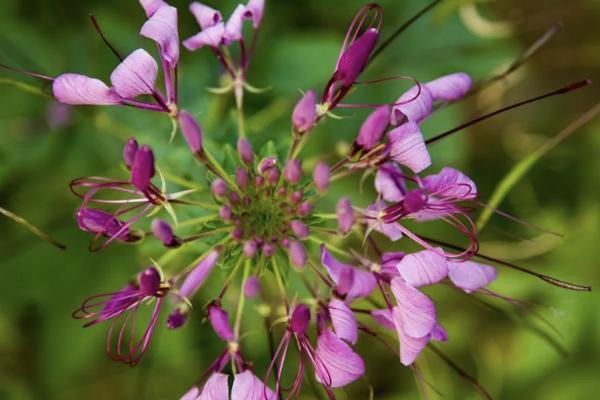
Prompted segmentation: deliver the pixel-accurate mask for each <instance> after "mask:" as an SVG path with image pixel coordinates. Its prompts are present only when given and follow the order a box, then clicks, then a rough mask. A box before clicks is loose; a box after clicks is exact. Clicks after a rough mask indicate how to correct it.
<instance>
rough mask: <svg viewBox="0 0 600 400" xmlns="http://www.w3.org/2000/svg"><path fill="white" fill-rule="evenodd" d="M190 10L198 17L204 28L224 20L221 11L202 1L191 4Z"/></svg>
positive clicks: (199, 23)
mask: <svg viewBox="0 0 600 400" xmlns="http://www.w3.org/2000/svg"><path fill="white" fill-rule="evenodd" d="M190 12H191V13H192V14H193V15H194V17H196V20H197V21H198V25H200V27H201V28H202V30H204V29H207V28H210V27H211V26H214V25H216V24H218V23H219V22H222V21H223V16H222V15H221V13H220V12H219V11H217V10H215V9H214V8H212V7H209V6H207V5H204V4H202V3H198V2H194V3H192V4H190Z"/></svg>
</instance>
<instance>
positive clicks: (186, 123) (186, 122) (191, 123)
mask: <svg viewBox="0 0 600 400" xmlns="http://www.w3.org/2000/svg"><path fill="white" fill-rule="evenodd" d="M179 126H181V133H183V137H184V138H185V141H186V142H187V144H188V147H189V148H190V149H191V150H192V152H194V153H199V152H200V151H201V150H202V129H201V128H200V124H198V121H196V118H194V117H193V116H192V114H190V113H188V112H187V111H181V112H180V113H179Z"/></svg>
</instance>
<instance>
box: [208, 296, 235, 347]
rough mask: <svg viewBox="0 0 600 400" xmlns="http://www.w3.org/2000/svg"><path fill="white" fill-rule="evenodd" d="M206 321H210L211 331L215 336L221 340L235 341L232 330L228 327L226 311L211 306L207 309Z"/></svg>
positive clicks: (213, 305)
mask: <svg viewBox="0 0 600 400" xmlns="http://www.w3.org/2000/svg"><path fill="white" fill-rule="evenodd" d="M208 320H209V321H210V324H211V325H212V328H213V330H214V331H215V333H216V334H217V336H219V338H221V340H224V341H226V342H231V341H232V340H234V339H235V336H234V334H233V330H232V329H231V326H230V325H229V315H228V314H227V311H225V310H223V309H222V308H221V307H219V306H217V305H215V304H212V305H210V306H209V307H208Z"/></svg>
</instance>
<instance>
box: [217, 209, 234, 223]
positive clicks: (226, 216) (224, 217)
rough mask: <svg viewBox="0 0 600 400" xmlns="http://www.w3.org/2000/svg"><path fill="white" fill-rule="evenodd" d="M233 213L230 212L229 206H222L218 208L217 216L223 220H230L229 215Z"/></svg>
mask: <svg viewBox="0 0 600 400" xmlns="http://www.w3.org/2000/svg"><path fill="white" fill-rule="evenodd" d="M232 215H233V213H232V212H231V207H229V206H223V207H221V208H220V209H219V217H220V218H221V219H222V220H223V222H231V216H232Z"/></svg>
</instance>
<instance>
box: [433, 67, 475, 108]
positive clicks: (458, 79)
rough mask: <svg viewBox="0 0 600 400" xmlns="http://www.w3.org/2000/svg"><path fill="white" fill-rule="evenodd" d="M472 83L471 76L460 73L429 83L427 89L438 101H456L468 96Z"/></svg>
mask: <svg viewBox="0 0 600 400" xmlns="http://www.w3.org/2000/svg"><path fill="white" fill-rule="evenodd" d="M472 83H473V82H472V81H471V78H470V77H469V75H467V74H465V73H462V72H458V73H455V74H450V75H446V76H442V77H441V78H438V79H436V80H434V81H431V82H428V83H427V84H426V87H427V89H429V91H430V92H431V94H432V95H433V98H434V99H436V100H443V101H456V100H458V99H460V98H461V97H463V96H464V95H465V94H467V92H468V91H469V89H470V88H471V84H472Z"/></svg>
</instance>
